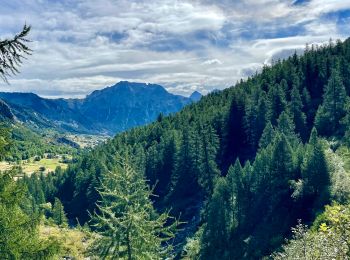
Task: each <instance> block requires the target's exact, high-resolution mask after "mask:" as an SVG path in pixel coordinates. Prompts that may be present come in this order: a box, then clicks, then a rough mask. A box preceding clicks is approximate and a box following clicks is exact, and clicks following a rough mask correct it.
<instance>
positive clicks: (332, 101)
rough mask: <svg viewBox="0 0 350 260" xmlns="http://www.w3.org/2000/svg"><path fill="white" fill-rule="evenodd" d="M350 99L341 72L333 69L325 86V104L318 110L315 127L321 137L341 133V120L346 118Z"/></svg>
mask: <svg viewBox="0 0 350 260" xmlns="http://www.w3.org/2000/svg"><path fill="white" fill-rule="evenodd" d="M348 102H349V97H348V96H347V94H346V90H345V86H344V84H343V82H342V79H341V76H340V75H339V71H338V70H336V69H333V71H332V74H331V76H330V78H329V80H328V83H327V85H326V86H325V92H324V95H323V103H322V105H320V107H319V108H318V110H317V113H316V118H315V126H316V128H317V131H318V132H319V133H320V134H321V135H325V136H330V135H333V134H336V133H338V134H339V133H340V131H341V129H342V127H341V120H342V119H343V118H344V117H345V116H346V112H347V111H346V106H347V103H348Z"/></svg>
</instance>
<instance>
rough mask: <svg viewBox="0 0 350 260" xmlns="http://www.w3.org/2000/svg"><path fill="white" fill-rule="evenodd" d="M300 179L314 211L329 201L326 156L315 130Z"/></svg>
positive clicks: (312, 133) (328, 174)
mask: <svg viewBox="0 0 350 260" xmlns="http://www.w3.org/2000/svg"><path fill="white" fill-rule="evenodd" d="M302 178H303V180H304V181H305V185H304V193H305V194H306V195H307V196H308V197H309V198H310V199H311V200H312V201H314V202H315V203H317V205H316V206H315V209H317V210H319V209H321V207H323V205H324V204H325V203H327V202H328V200H329V185H330V173H329V168H328V163H327V159H326V155H325V153H324V150H323V147H322V144H321V142H320V141H319V140H318V138H317V130H316V129H315V128H313V129H312V132H311V136H310V141H309V144H308V148H307V153H306V157H305V159H304V162H303V165H302Z"/></svg>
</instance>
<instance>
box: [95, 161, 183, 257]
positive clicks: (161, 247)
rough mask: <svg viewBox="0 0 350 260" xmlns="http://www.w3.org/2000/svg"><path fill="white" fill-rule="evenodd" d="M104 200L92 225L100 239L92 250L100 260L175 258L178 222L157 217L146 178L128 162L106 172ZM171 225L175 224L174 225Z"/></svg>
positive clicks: (101, 187) (165, 217)
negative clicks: (174, 245) (172, 253)
mask: <svg viewBox="0 0 350 260" xmlns="http://www.w3.org/2000/svg"><path fill="white" fill-rule="evenodd" d="M99 193H100V196H101V201H100V202H98V204H97V208H98V211H97V212H96V213H95V214H94V215H93V216H92V220H91V224H92V225H93V226H94V227H95V228H96V231H97V232H98V236H97V238H96V240H95V241H94V243H93V244H92V245H91V247H90V252H91V254H92V255H93V256H97V257H99V258H100V259H128V260H134V259H164V258H165V257H168V256H170V255H171V249H172V246H171V243H169V241H170V240H171V239H172V238H173V237H174V232H175V229H176V227H177V225H178V222H177V221H173V220H171V219H170V217H169V215H168V213H167V212H165V213H163V214H157V212H156V211H155V209H154V208H153V204H152V202H151V200H150V197H152V190H151V189H150V188H149V187H148V186H147V184H146V181H145V179H144V178H143V176H142V175H140V174H139V173H138V172H136V171H135V170H133V169H132V168H131V167H130V166H129V165H128V164H127V163H126V162H125V161H124V160H120V161H119V163H118V166H117V167H116V169H115V170H114V171H110V172H108V173H106V174H105V175H104V176H103V177H102V180H101V186H100V188H99ZM169 222H172V224H170V223H169Z"/></svg>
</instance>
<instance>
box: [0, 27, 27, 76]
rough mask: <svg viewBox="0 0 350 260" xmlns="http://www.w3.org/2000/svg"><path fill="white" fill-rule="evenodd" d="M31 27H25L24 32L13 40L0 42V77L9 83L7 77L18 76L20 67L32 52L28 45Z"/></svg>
mask: <svg viewBox="0 0 350 260" xmlns="http://www.w3.org/2000/svg"><path fill="white" fill-rule="evenodd" d="M30 28H31V27H30V26H27V25H24V27H23V29H22V31H21V32H20V33H18V34H16V35H15V36H14V37H13V39H5V40H1V41H0V77H1V78H2V79H3V80H4V81H5V82H7V77H8V76H10V75H14V74H17V73H18V72H19V71H18V66H19V65H20V64H21V63H22V61H23V59H24V58H25V55H30V54H31V52H32V50H31V49H30V48H29V47H28V46H27V45H26V44H27V43H28V42H29V40H28V39H27V36H28V33H29V31H30Z"/></svg>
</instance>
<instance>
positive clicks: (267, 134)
mask: <svg viewBox="0 0 350 260" xmlns="http://www.w3.org/2000/svg"><path fill="white" fill-rule="evenodd" d="M274 137H275V130H274V128H273V126H272V124H271V123H270V122H268V123H267V124H266V127H265V129H264V131H263V133H262V135H261V138H260V141H259V148H266V147H267V146H268V145H269V144H271V143H272V141H273V139H274Z"/></svg>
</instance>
